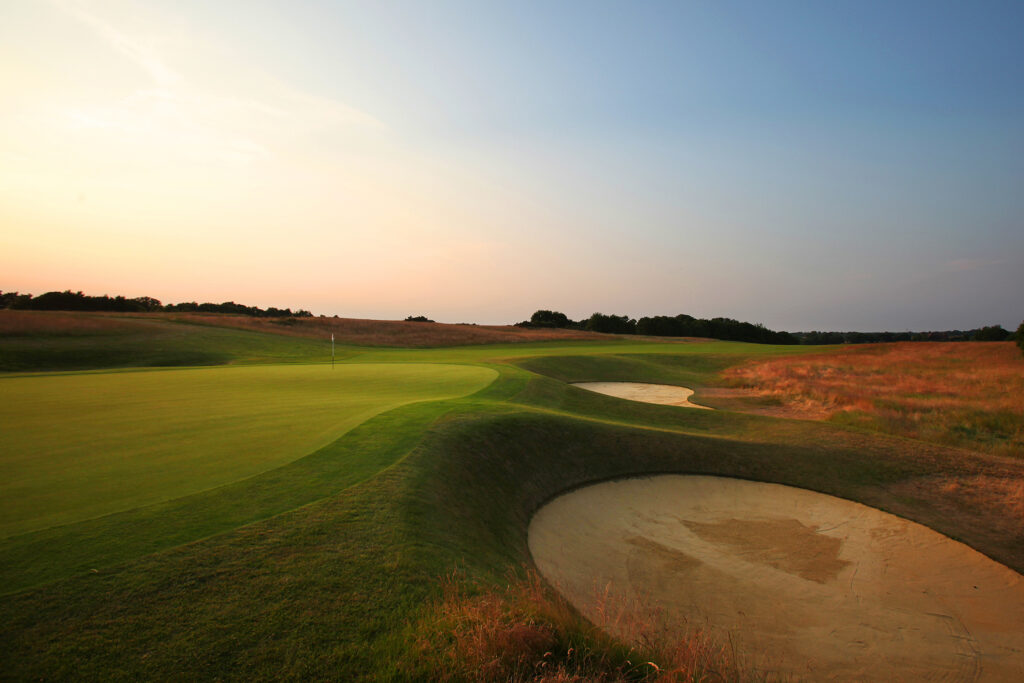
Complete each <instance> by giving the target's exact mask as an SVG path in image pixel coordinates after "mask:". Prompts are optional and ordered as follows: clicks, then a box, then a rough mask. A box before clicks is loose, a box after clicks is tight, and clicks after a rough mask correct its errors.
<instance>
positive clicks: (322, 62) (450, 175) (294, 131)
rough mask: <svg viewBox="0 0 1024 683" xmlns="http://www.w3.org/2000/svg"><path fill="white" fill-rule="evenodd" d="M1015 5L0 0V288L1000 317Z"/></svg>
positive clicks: (1022, 170)
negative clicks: (93, 0) (91, 0)
mask: <svg viewBox="0 0 1024 683" xmlns="http://www.w3.org/2000/svg"><path fill="white" fill-rule="evenodd" d="M1021 35H1024V3H1020V2H1016V1H1011V2H998V1H995V0H993V1H990V2H989V1H986V2H978V3H964V2H940V1H929V2H900V1H895V0H894V1H886V2H871V1H865V0H860V1H857V2H844V1H836V2H827V3H819V2H810V1H807V0H804V1H799V2H796V1H794V2H786V1H780V2H760V1H756V2H727V1H722V2H711V1H708V2H683V1H681V0H680V1H673V2H606V1H602V0H589V1H587V2H570V1H568V0H556V1H554V2H552V1H532V0H521V1H517V2H486V3H481V2H477V1H475V0H465V1H462V0H458V1H456V0H432V1H431V2H419V1H413V0H408V1H407V2H391V1H387V0H382V1H376V2H365V1H364V2H347V1H337V0H335V1H330V2H328V1H313V0H307V1H299V0H290V1H287V2H286V1H271V0H249V1H247V2H228V1H227V0H225V1H224V2H212V3H211V2H207V1H205V0H167V1H163V0H152V1H142V0H111V1H95V2H90V1H85V0H82V1H76V0H0V289H2V290H3V291H21V292H30V293H33V294H37V295H38V294H41V293H43V292H45V291H51V290H64V289H72V290H82V291H84V292H86V293H88V294H104V293H106V294H110V295H115V294H123V295H126V296H129V297H134V296H152V297H155V298H157V299H160V300H162V301H164V302H165V303H170V302H175V303H176V302H179V301H193V300H195V301H214V302H221V301H227V300H233V301H237V302H240V303H245V304H248V305H258V306H262V307H267V306H277V307H281V308H284V307H291V308H293V309H294V308H305V309H309V310H311V311H313V312H314V313H317V314H325V315H335V314H337V315H340V316H342V317H356V318H379V319H396V318H404V317H405V316H407V315H427V316H428V317H430V318H433V319H435V320H439V321H443V322H476V323H498V324H501V323H512V322H516V321H519V320H523V319H526V318H528V317H529V316H530V314H531V313H532V312H533V311H535V310H537V309H541V308H545V309H554V310H559V311H562V312H564V313H566V314H567V315H569V316H570V317H571V318H576V319H578V318H583V317H587V316H589V315H590V314H591V313H593V312H595V311H600V312H603V313H615V314H627V315H630V316H633V317H640V316H643V315H675V314H677V313H687V314H690V315H694V316H697V317H714V316H725V317H732V318H737V319H740V320H746V321H750V322H760V323H763V324H765V325H767V326H768V327H770V328H773V329H784V330H790V331H797V330H811V329H829V330H862V331H879V330H893V331H902V330H938V329H969V328H974V327H980V326H982V325H990V324H1001V325H1003V326H1004V327H1006V328H1008V329H1013V328H1016V326H1017V325H1018V324H1020V322H1021V319H1022V318H1024V303H1022V302H1024V296H1022V294H1024V40H1022V39H1021Z"/></svg>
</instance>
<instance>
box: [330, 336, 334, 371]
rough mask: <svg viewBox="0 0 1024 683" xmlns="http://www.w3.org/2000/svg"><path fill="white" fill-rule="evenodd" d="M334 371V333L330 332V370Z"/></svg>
mask: <svg viewBox="0 0 1024 683" xmlns="http://www.w3.org/2000/svg"><path fill="white" fill-rule="evenodd" d="M333 369H334V333H333V332H331V370H333Z"/></svg>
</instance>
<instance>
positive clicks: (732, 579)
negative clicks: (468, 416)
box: [529, 475, 1024, 681]
mask: <svg viewBox="0 0 1024 683" xmlns="http://www.w3.org/2000/svg"><path fill="white" fill-rule="evenodd" d="M529 544H530V552H531V553H532V554H533V558H534V561H535V562H536V564H537V567H538V568H539V569H540V571H541V573H542V574H543V575H544V576H545V577H546V578H547V579H548V580H549V581H551V582H552V584H554V585H555V586H557V587H558V588H559V589H560V590H561V591H562V592H563V593H564V594H565V596H566V597H567V598H568V599H569V600H570V601H571V602H572V603H573V604H574V605H576V607H577V608H578V609H580V611H582V612H583V613H584V614H586V615H587V616H588V617H590V618H592V619H594V620H595V621H596V622H597V623H602V622H601V613H602V610H607V609H608V604H607V600H608V599H609V598H608V597H607V596H608V595H609V594H610V595H611V596H612V599H614V600H617V601H618V602H619V604H629V605H637V606H638V607H637V609H644V610H646V609H649V608H650V607H656V608H657V609H661V610H663V613H664V614H665V615H666V616H668V617H679V618H681V619H683V620H686V621H687V622H688V623H689V625H690V626H691V627H698V628H709V629H710V631H711V632H712V633H713V634H717V635H718V636H719V637H721V638H722V640H723V642H728V641H726V640H725V639H726V638H727V637H731V639H732V642H733V643H734V644H735V647H736V650H737V652H738V653H739V654H740V656H742V657H744V658H746V660H747V661H748V663H749V664H751V665H754V666H756V667H757V668H759V669H767V670H772V671H776V672H779V673H783V674H787V675H790V676H793V677H795V678H797V679H798V680H799V679H809V680H815V681H818V680H829V681H925V680H942V681H974V680H986V681H1024V577H1022V576H1021V575H1020V574H1018V573H1017V572H1015V571H1013V570H1011V569H1009V568H1008V567H1005V566H1003V565H1001V564H998V563H997V562H994V561H992V560H990V559H989V558H987V557H985V556H984V555H982V554H980V553H978V552H976V551H974V550H972V549H970V548H968V547H967V546H965V545H963V544H961V543H957V542H955V541H953V540H951V539H949V538H947V537H945V536H942V535H941V534H938V533H936V532H935V531H932V530H931V529H928V528H926V527H924V526H921V525H919V524H914V523H912V522H908V521H906V520H904V519H901V518H899V517H895V516H893V515H889V514H887V513H884V512H881V511H880V510H876V509H874V508H869V507H866V506H864V505H860V504H858V503H853V502H850V501H847V500H842V499H839V498H834V497H832V496H826V495H823V494H820V493H814V492H811V491H806V490H803V489H796V488H791V487H787V486H779V485H777V484H763V483H757V482H749V481H741V480H737V479H725V478H720V477H705V476H677V475H663V476H656V477H649V478H643V479H628V480H621V481H614V482H606V483H602V484H596V485H594V486H589V487H586V488H582V489H579V490H577V491H573V492H571V493H568V494H566V495H564V496H561V497H559V498H557V499H555V500H553V501H552V502H550V503H549V504H547V505H546V506H544V507H543V508H541V509H540V510H539V511H538V512H537V514H536V515H535V516H534V518H533V520H532V522H531V524H530V529H529ZM676 623H677V624H680V623H682V622H681V621H679V622H676ZM675 628H681V626H675ZM613 630H614V628H613Z"/></svg>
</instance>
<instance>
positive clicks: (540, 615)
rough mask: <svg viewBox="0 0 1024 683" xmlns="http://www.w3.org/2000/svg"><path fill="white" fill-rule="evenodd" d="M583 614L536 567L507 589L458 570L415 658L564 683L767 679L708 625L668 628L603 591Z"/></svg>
mask: <svg viewBox="0 0 1024 683" xmlns="http://www.w3.org/2000/svg"><path fill="white" fill-rule="evenodd" d="M595 621H596V623H595V624H590V623H588V622H587V621H585V620H584V619H583V618H582V617H580V616H579V614H578V613H577V612H576V611H575V610H574V609H573V608H572V607H571V606H570V605H569V604H568V603H567V602H566V601H565V600H564V599H563V598H562V597H561V596H560V595H558V594H557V593H555V592H554V591H553V590H552V589H550V588H549V587H548V586H547V585H546V584H545V583H544V582H543V580H542V579H541V578H540V576H539V575H538V574H537V573H536V572H534V571H530V572H528V573H527V574H526V578H525V579H514V580H512V581H511V582H510V583H509V584H508V585H507V586H506V587H505V588H504V590H499V591H494V590H483V591H481V590H478V589H474V588H471V587H468V585H467V582H466V581H465V579H464V577H462V576H461V575H460V574H458V573H453V574H451V575H449V576H448V577H446V579H445V581H444V592H443V597H442V599H441V600H440V601H439V602H438V603H437V604H436V605H434V606H433V607H432V608H431V610H430V611H429V617H428V618H427V620H426V622H425V623H423V624H422V625H421V632H422V633H423V634H424V635H423V636H422V637H421V638H420V639H419V643H418V647H417V650H418V652H419V653H420V657H419V662H420V663H421V664H426V666H427V668H428V669H429V671H425V672H424V671H421V672H420V673H421V674H422V675H424V676H426V677H428V678H430V679H431V680H442V681H482V682H494V683H497V682H499V681H502V682H505V681H510V682H526V681H533V682H538V683H541V682H543V683H563V682H569V681H593V682H599V683H613V682H620V681H644V682H649V683H669V682H679V681H692V682H696V681H701V682H711V681H741V680H751V679H754V678H756V679H757V680H763V679H764V678H765V677H764V676H756V677H755V676H753V675H744V674H743V673H742V672H741V669H740V667H739V666H738V665H737V663H736V662H735V659H734V658H733V657H731V656H730V651H729V650H728V649H727V648H723V647H719V646H716V645H714V644H713V643H712V642H711V640H710V639H709V638H708V637H707V636H706V634H705V633H704V632H700V631H696V632H693V633H690V634H688V635H687V636H686V637H683V638H677V637H673V636H671V635H670V633H672V632H677V631H675V630H673V629H669V628H666V626H665V624H664V621H663V619H661V615H659V614H657V613H656V612H652V611H650V610H643V609H638V606H637V605H632V604H630V605H626V604H622V603H617V602H615V601H614V600H613V599H612V598H611V593H610V591H607V590H606V591H605V594H604V595H603V596H601V600H600V607H599V616H598V618H597V619H596V620H595Z"/></svg>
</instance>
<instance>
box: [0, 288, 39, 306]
mask: <svg viewBox="0 0 1024 683" xmlns="http://www.w3.org/2000/svg"><path fill="white" fill-rule="evenodd" d="M31 304H32V295H31V294H18V293H17V292H0V308H21V309H24V308H29V307H30V306H31Z"/></svg>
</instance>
